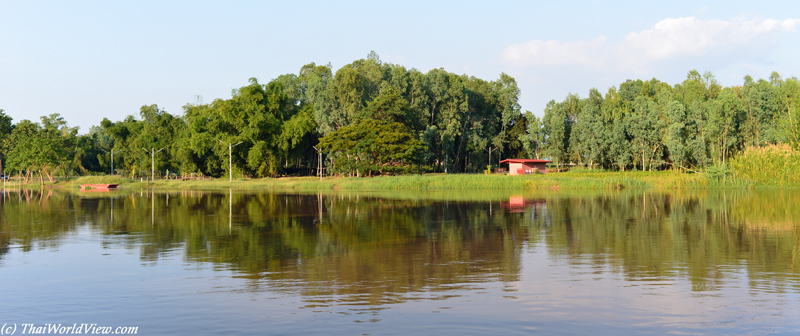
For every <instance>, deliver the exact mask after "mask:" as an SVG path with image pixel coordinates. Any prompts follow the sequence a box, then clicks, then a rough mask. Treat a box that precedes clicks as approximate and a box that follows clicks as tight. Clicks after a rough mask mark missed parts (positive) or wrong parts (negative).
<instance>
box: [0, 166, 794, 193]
mask: <svg viewBox="0 0 800 336" xmlns="http://www.w3.org/2000/svg"><path fill="white" fill-rule="evenodd" d="M93 183H117V184H119V185H120V189H194V190H202V189H241V190H252V189H272V190H287V191H288V190H294V191H298V190H305V191H314V190H352V191H381V190H520V191H522V190H620V189H749V188H762V187H766V188H779V189H795V188H797V187H798V186H793V185H792V186H783V185H756V184H753V183H751V182H747V181H742V180H736V179H732V178H727V179H723V180H710V179H708V178H706V177H704V176H703V175H701V174H691V173H678V172H674V171H655V172H647V171H645V172H642V171H632V172H603V171H598V172H594V171H591V170H581V171H575V172H564V173H550V174H536V175H519V176H509V175H494V174H492V175H484V174H425V175H401V176H376V177H326V178H323V179H322V180H319V178H317V177H282V178H261V179H247V178H239V179H234V180H233V181H228V179H227V178H211V179H207V180H188V181H182V180H155V181H150V182H149V183H148V182H146V181H141V180H134V179H130V178H126V177H119V176H113V177H112V176H83V177H76V178H69V179H63V180H57V181H54V182H45V184H44V185H40V184H39V183H38V181H30V182H29V183H28V184H21V185H20V184H16V183H13V184H5V185H4V188H5V189H39V188H67V189H79V188H80V184H93Z"/></svg>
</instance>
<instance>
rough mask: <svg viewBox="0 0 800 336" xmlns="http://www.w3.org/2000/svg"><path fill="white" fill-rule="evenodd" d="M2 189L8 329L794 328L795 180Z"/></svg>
mask: <svg viewBox="0 0 800 336" xmlns="http://www.w3.org/2000/svg"><path fill="white" fill-rule="evenodd" d="M0 196H1V197H0V318H1V319H2V320H0V324H2V325H4V329H3V331H4V332H8V331H9V330H10V329H5V328H9V327H10V326H15V327H17V328H18V329H16V330H17V331H16V333H17V334H22V331H23V329H24V328H27V333H30V332H31V330H37V329H36V328H39V327H42V328H45V329H46V328H48V327H49V326H52V325H56V326H57V325H58V324H62V325H63V326H73V325H76V326H80V325H82V324H87V325H92V324H94V325H96V326H99V327H112V328H114V329H112V330H116V329H115V328H117V327H126V328H127V327H132V328H137V329H123V330H135V331H136V332H137V334H140V335H175V334H201V335H212V334H213V335H217V334H242V335H291V334H344V335H408V334H447V335H449V334H457V335H464V334H477V335H485V334H496V335H514V334H520V335H529V334H545V335H551V334H560V335H587V334H592V335H620V334H658V335H662V334H737V335H738V334H747V335H750V334H756V335H761V334H798V333H800V192H798V191H778V190H763V191H760V190H758V191H752V190H735V191H724V190H723V191H692V190H689V191H686V190H683V191H629V190H628V191H625V190H623V191H599V192H595V191H580V192H579V191H557V190H556V191H548V192H529V191H526V192H501V191H472V190H467V191H440V192H424V191H415V192H327V193H321V194H302V193H295V194H281V193H274V192H260V191H236V190H233V191H229V190H224V191H185V190H183V191H147V190H118V191H111V192H68V191H64V190H54V189H44V190H41V191H40V190H33V191H30V190H29V191H25V190H22V191H20V190H5V191H3V192H2V195H0ZM39 330H43V329H39ZM62 330H63V329H62Z"/></svg>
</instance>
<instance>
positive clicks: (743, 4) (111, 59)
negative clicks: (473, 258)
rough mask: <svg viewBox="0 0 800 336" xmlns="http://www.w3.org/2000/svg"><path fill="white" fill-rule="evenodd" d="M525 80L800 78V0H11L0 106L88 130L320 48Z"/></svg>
mask: <svg viewBox="0 0 800 336" xmlns="http://www.w3.org/2000/svg"><path fill="white" fill-rule="evenodd" d="M373 50H374V51H375V52H376V53H378V55H379V56H380V58H381V60H382V61H384V62H390V63H395V64H400V65H403V66H405V67H407V68H416V69H418V70H420V71H423V72H426V71H428V70H430V69H434V68H444V69H445V70H447V71H450V72H453V73H456V74H467V75H469V76H475V77H478V78H482V79H485V80H495V79H497V78H499V76H500V73H503V72H505V73H507V74H509V75H511V76H512V77H514V78H515V79H516V80H517V83H518V85H519V88H520V90H521V96H520V105H521V106H522V110H523V111H526V110H528V111H531V112H533V113H535V114H537V115H540V116H541V115H542V114H543V109H544V107H545V105H546V104H547V102H548V101H550V100H557V101H560V100H563V99H564V98H565V97H566V96H567V94H569V93H575V94H578V95H579V96H581V97H585V96H587V95H588V92H589V90H590V89H591V88H597V89H598V90H600V92H606V91H607V90H608V88H609V87H611V86H619V84H620V83H622V82H624V81H625V80H627V79H650V78H657V79H659V80H662V81H665V82H667V83H670V84H675V83H679V82H681V81H683V80H684V79H685V78H686V74H687V73H688V72H689V71H690V70H693V69H696V70H698V71H700V72H701V73H703V72H706V71H710V72H712V73H713V74H714V75H715V76H716V78H717V79H718V80H719V82H720V83H721V84H722V85H724V86H732V85H741V83H742V78H743V77H744V76H745V75H751V76H752V77H754V78H756V79H758V78H768V77H769V76H770V74H771V73H772V72H773V71H777V72H778V73H779V74H780V75H781V76H782V77H783V78H789V77H800V62H798V61H797V60H798V57H797V56H798V55H800V2H798V1H775V2H765V1H752V0H751V1H707V2H697V1H665V2H660V3H655V2H649V1H628V2H625V1H620V2H601V1H492V2H488V1H485V2H469V1H396V2H376V1H350V2H348V1H338V2H323V1H274V2H273V1H164V0H162V1H145V0H141V1H21V0H19V1H5V0H0V109H3V110H5V113H6V114H8V115H10V116H11V117H12V118H13V119H14V122H18V121H20V120H22V119H29V120H33V121H38V120H39V117H40V116H44V115H50V114H52V113H60V114H61V115H62V116H63V117H64V118H65V119H66V120H67V121H68V122H69V124H70V126H79V127H80V132H81V133H86V132H88V131H89V128H90V127H91V126H92V125H99V124H100V121H101V120H102V119H103V118H108V119H110V120H112V121H117V120H122V119H124V118H125V117H126V116H127V115H134V116H138V113H139V109H140V107H141V106H142V105H151V104H157V105H158V106H159V107H160V108H162V109H164V110H165V111H167V112H169V113H171V114H174V115H181V114H182V112H183V110H182V107H183V106H184V105H186V104H188V103H198V102H205V103H209V102H211V101H213V100H214V99H216V98H223V99H226V98H230V96H231V91H232V90H233V89H235V88H238V87H241V86H244V85H246V84H247V80H248V79H249V78H251V77H255V78H257V79H258V80H259V82H261V83H267V82H269V80H271V79H273V78H275V77H277V76H279V75H281V74H286V73H295V74H296V73H297V72H298V71H299V70H300V68H301V67H302V66H303V65H305V64H308V63H311V62H314V63H316V64H328V63H330V64H331V65H332V67H333V69H334V71H335V70H336V69H339V68H340V67H342V66H343V65H345V64H348V63H351V62H353V61H355V60H357V59H361V58H366V57H367V54H369V52H370V51H373Z"/></svg>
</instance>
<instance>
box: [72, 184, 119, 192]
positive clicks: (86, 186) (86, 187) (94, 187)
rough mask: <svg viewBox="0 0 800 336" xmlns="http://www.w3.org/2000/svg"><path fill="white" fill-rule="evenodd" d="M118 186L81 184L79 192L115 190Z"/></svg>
mask: <svg viewBox="0 0 800 336" xmlns="http://www.w3.org/2000/svg"><path fill="white" fill-rule="evenodd" d="M118 185H119V184H116V183H115V184H81V191H87V190H88V191H109V190H111V189H117V186H118Z"/></svg>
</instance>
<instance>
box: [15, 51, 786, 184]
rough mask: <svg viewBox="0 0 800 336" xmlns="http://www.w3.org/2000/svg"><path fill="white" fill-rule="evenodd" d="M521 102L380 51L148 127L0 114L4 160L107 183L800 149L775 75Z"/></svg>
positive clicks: (150, 112)
mask: <svg viewBox="0 0 800 336" xmlns="http://www.w3.org/2000/svg"><path fill="white" fill-rule="evenodd" d="M519 95H520V90H519V88H518V87H517V84H516V81H515V80H514V78H512V77H510V76H508V75H506V74H501V75H500V78H499V79H497V80H495V81H485V80H482V79H479V78H475V77H469V76H467V75H456V74H453V73H449V72H446V71H444V70H443V69H433V70H430V71H428V72H427V73H422V72H420V71H418V70H416V69H406V68H405V67H403V66H400V65H396V64H391V63H384V62H381V61H380V59H379V57H378V56H377V55H376V54H375V53H370V55H369V56H368V57H367V58H366V59H360V60H357V61H355V62H353V63H350V64H348V65H345V66H344V67H342V68H340V69H339V70H337V71H336V72H335V74H334V72H333V71H332V69H331V66H330V65H326V66H320V65H316V64H314V63H311V64H308V65H305V66H303V67H302V68H301V69H300V72H299V73H298V74H286V75H281V76H279V77H278V78H275V79H273V80H272V81H270V82H269V83H267V84H261V83H259V82H258V81H257V80H256V79H254V78H251V79H250V82H249V84H248V85H245V86H243V87H241V88H239V89H237V90H234V92H233V94H232V97H231V98H230V99H216V100H214V101H213V102H211V103H208V104H203V103H200V102H197V103H194V104H187V105H186V106H184V107H183V114H182V115H172V114H170V113H167V112H166V111H164V110H162V109H159V108H158V106H156V105H149V106H143V107H142V108H141V110H140V112H139V116H138V118H136V117H134V116H128V117H126V118H125V119H123V120H121V121H117V122H112V121H110V120H109V119H107V118H104V119H103V121H102V122H101V125H100V126H92V127H91V129H90V130H89V133H88V134H85V135H78V129H77V128H75V127H69V126H68V124H67V122H66V121H65V120H64V119H63V118H62V117H61V116H60V115H58V114H52V115H50V116H47V117H42V118H41V122H39V123H35V122H31V121H28V120H22V121H20V122H18V123H17V124H12V122H11V118H9V117H8V116H6V115H5V114H3V112H2V110H0V141H2V147H0V148H1V149H0V158H2V161H0V163H2V164H3V165H4V166H6V169H5V171H6V172H14V174H15V175H16V174H17V173H18V172H22V174H23V175H25V176H27V177H32V176H36V177H37V178H40V179H44V178H48V177H49V178H52V176H53V175H66V176H69V175H71V174H80V175H85V174H90V173H92V172H109V171H110V169H111V167H110V166H111V159H112V153H113V158H114V168H115V170H116V171H117V172H124V173H125V174H126V175H130V176H136V175H137V174H142V173H144V172H148V173H149V170H150V168H151V160H153V159H154V161H155V170H156V171H159V172H161V173H162V174H163V173H164V172H166V171H167V170H169V171H171V172H181V173H202V174H204V175H209V176H222V175H226V174H227V173H228V170H229V168H228V167H229V165H228V157H229V156H228V155H229V152H228V151H229V148H232V150H231V156H232V165H233V173H234V176H239V177H241V176H251V177H268V176H278V175H281V174H313V173H314V172H315V169H316V168H317V166H318V164H319V162H318V159H319V158H320V157H322V160H323V165H324V166H325V167H326V169H327V172H326V173H327V174H330V173H337V174H342V175H353V176H363V175H375V174H387V173H389V174H400V173H409V172H426V171H427V172H444V171H447V172H477V171H482V170H484V169H485V167H486V166H487V165H488V164H490V163H495V164H497V162H498V161H499V160H500V159H501V158H510V157H528V158H552V159H553V160H554V162H555V163H557V164H559V165H563V164H569V163H572V164H578V165H587V166H590V167H603V168H606V169H614V170H626V169H631V168H635V169H666V168H670V167H677V166H680V167H686V168H698V167H700V168H702V167H705V166H708V165H712V164H715V163H720V164H721V163H724V162H725V161H726V160H727V158H729V157H731V156H732V155H734V154H736V153H737V152H740V151H742V150H743V149H744V148H746V147H747V146H761V145H765V144H777V143H792V144H797V141H798V120H800V113H799V112H798V111H800V110H798V108H797V107H798V104H800V100H799V99H796V98H798V97H800V86H799V85H798V80H797V79H796V78H791V79H788V80H782V79H781V78H780V77H779V76H778V75H777V74H773V75H772V76H771V77H770V80H769V81H767V80H760V81H758V82H755V81H753V80H752V79H751V78H750V77H749V76H748V77H746V78H745V83H744V85H743V86H738V87H729V88H722V87H721V86H720V85H719V84H718V83H717V82H716V80H714V78H713V76H712V75H711V74H708V73H707V74H706V75H703V76H701V75H700V74H699V73H697V72H696V71H692V72H690V73H689V76H688V78H687V79H686V80H685V81H684V82H683V83H681V84H676V85H675V86H670V85H668V84H666V83H663V82H660V81H658V80H656V79H653V80H650V81H641V80H637V81H631V80H629V81H626V82H625V83H622V84H621V85H620V87H619V89H618V90H617V89H616V88H614V87H612V88H611V89H609V90H608V93H606V94H605V96H603V95H602V94H600V92H599V91H597V90H595V89H592V90H591V91H590V93H589V97H588V98H585V99H580V98H579V97H578V96H577V95H569V96H567V98H566V99H565V100H564V101H563V102H561V103H557V102H555V101H551V102H550V103H549V104H548V105H547V107H546V108H545V111H544V112H545V113H544V117H543V118H542V119H539V118H538V117H536V116H535V115H534V114H532V113H530V112H528V113H524V114H523V113H521V112H520V106H519V104H518V99H519ZM229 145H230V147H229ZM161 148H164V150H163V151H161V152H158V151H159V150H160V149H161ZM317 150H319V151H321V152H322V153H323V155H321V156H320V155H318V152H317ZM151 151H155V152H158V153H156V154H155V155H151V153H150V152H151ZM34 173H37V174H34Z"/></svg>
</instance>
